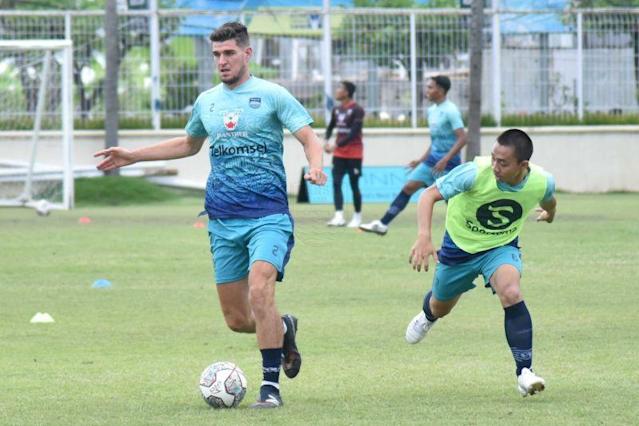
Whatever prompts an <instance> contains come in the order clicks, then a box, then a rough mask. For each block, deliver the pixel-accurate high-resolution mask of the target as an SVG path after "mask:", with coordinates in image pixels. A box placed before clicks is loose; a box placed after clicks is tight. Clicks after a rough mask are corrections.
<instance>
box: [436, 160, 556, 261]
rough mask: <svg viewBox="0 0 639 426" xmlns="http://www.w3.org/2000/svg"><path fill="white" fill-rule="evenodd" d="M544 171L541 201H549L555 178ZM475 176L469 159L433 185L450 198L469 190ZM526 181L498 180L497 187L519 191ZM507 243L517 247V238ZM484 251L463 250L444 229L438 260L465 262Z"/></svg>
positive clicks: (509, 190)
mask: <svg viewBox="0 0 639 426" xmlns="http://www.w3.org/2000/svg"><path fill="white" fill-rule="evenodd" d="M545 173H546V178H547V181H546V193H545V194H544V198H543V200H542V202H546V201H550V200H551V199H552V197H553V196H554V195H555V178H554V177H553V176H552V175H551V174H550V173H548V172H545ZM476 178H477V164H476V163H475V162H474V161H471V162H469V163H464V164H462V165H460V166H457V167H455V168H454V169H453V170H452V171H451V172H450V173H448V174H447V175H445V176H442V177H440V178H439V179H437V181H436V182H435V185H437V189H438V190H439V193H440V194H442V197H444V200H450V199H451V198H452V197H454V196H455V195H457V194H460V193H462V192H466V191H468V190H470V189H471V188H472V186H473V184H474V183H475V179H476ZM527 181H528V175H526V177H525V178H524V180H522V181H521V182H519V183H518V184H517V185H509V184H507V183H505V182H501V181H499V180H498V181H497V188H499V189H500V190H501V191H504V192H517V191H521V189H522V188H523V187H524V186H525V185H526V182H527ZM507 245H510V246H513V247H518V245H519V238H515V239H514V240H513V241H511V242H510V243H508V244H507ZM484 253H485V252H480V253H475V254H470V253H467V252H465V251H463V250H462V249H460V248H459V247H457V245H456V244H455V243H454V242H453V240H452V238H450V235H448V231H446V232H445V233H444V240H443V241H442V246H441V249H440V251H439V261H440V262H441V263H444V264H446V265H456V264H459V263H464V262H467V261H469V260H470V259H473V258H475V257H478V256H480V255H482V254H484Z"/></svg>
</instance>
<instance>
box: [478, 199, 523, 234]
mask: <svg viewBox="0 0 639 426" xmlns="http://www.w3.org/2000/svg"><path fill="white" fill-rule="evenodd" d="M522 214H523V209H522V207H521V205H520V204H519V203H518V202H516V201H514V200H508V199H502V200H496V201H491V202H490V203H486V204H484V205H482V206H480V207H479V208H478V209H477V213H476V217H477V220H478V221H479V223H481V225H482V226H483V227H484V228H486V229H491V230H499V229H505V228H508V227H509V226H510V224H511V223H513V222H515V221H516V220H518V219H520V218H521V216H522Z"/></svg>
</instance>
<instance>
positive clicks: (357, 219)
mask: <svg viewBox="0 0 639 426" xmlns="http://www.w3.org/2000/svg"><path fill="white" fill-rule="evenodd" d="M361 224H362V215H361V213H353V217H352V218H351V221H350V222H348V225H346V227H347V228H359V225H361Z"/></svg>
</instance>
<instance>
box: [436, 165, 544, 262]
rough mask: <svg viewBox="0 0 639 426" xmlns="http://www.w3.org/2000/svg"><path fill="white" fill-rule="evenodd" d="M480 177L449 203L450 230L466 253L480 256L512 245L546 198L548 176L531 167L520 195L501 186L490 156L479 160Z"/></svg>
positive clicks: (447, 225) (533, 166)
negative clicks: (526, 222) (529, 214)
mask: <svg viewBox="0 0 639 426" xmlns="http://www.w3.org/2000/svg"><path fill="white" fill-rule="evenodd" d="M475 164H477V177H476V179H475V183H474V184H473V186H472V187H471V188H470V189H469V190H468V191H466V192H462V193H461V194H458V195H456V196H455V197H453V198H451V199H450V200H449V201H448V212H447V213H446V230H447V231H448V234H449V235H450V238H451V239H452V240H453V242H454V243H455V244H456V245H457V247H459V248H461V249H462V250H464V251H465V252H468V253H477V252H480V251H484V250H489V249H491V248H495V247H499V246H503V245H506V244H508V243H509V242H511V241H512V240H514V239H515V237H517V236H518V235H519V233H520V232H521V229H522V227H523V224H524V220H526V217H527V216H528V213H529V212H530V211H531V210H532V209H533V208H535V206H536V205H537V204H538V203H539V202H540V201H541V200H542V199H543V197H544V194H545V193H546V186H547V177H546V175H545V173H544V171H543V169H542V168H540V167H538V166H535V165H533V164H530V171H529V174H528V180H527V182H526V183H525V185H524V187H523V188H522V189H521V190H519V191H517V192H507V191H502V190H501V189H499V188H498V187H497V178H496V177H495V175H494V174H493V170H492V167H491V158H490V157H476V158H475Z"/></svg>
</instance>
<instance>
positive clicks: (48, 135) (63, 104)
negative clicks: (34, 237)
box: [0, 40, 73, 214]
mask: <svg viewBox="0 0 639 426" xmlns="http://www.w3.org/2000/svg"><path fill="white" fill-rule="evenodd" d="M72 78H73V75H72V44H71V41H69V40H0V206H15V207H32V208H35V209H36V211H38V213H40V214H47V213H48V212H49V210H51V209H70V208H72V207H73V161H72V160H73V153H72V148H73V104H72V103H73V97H72Z"/></svg>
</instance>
